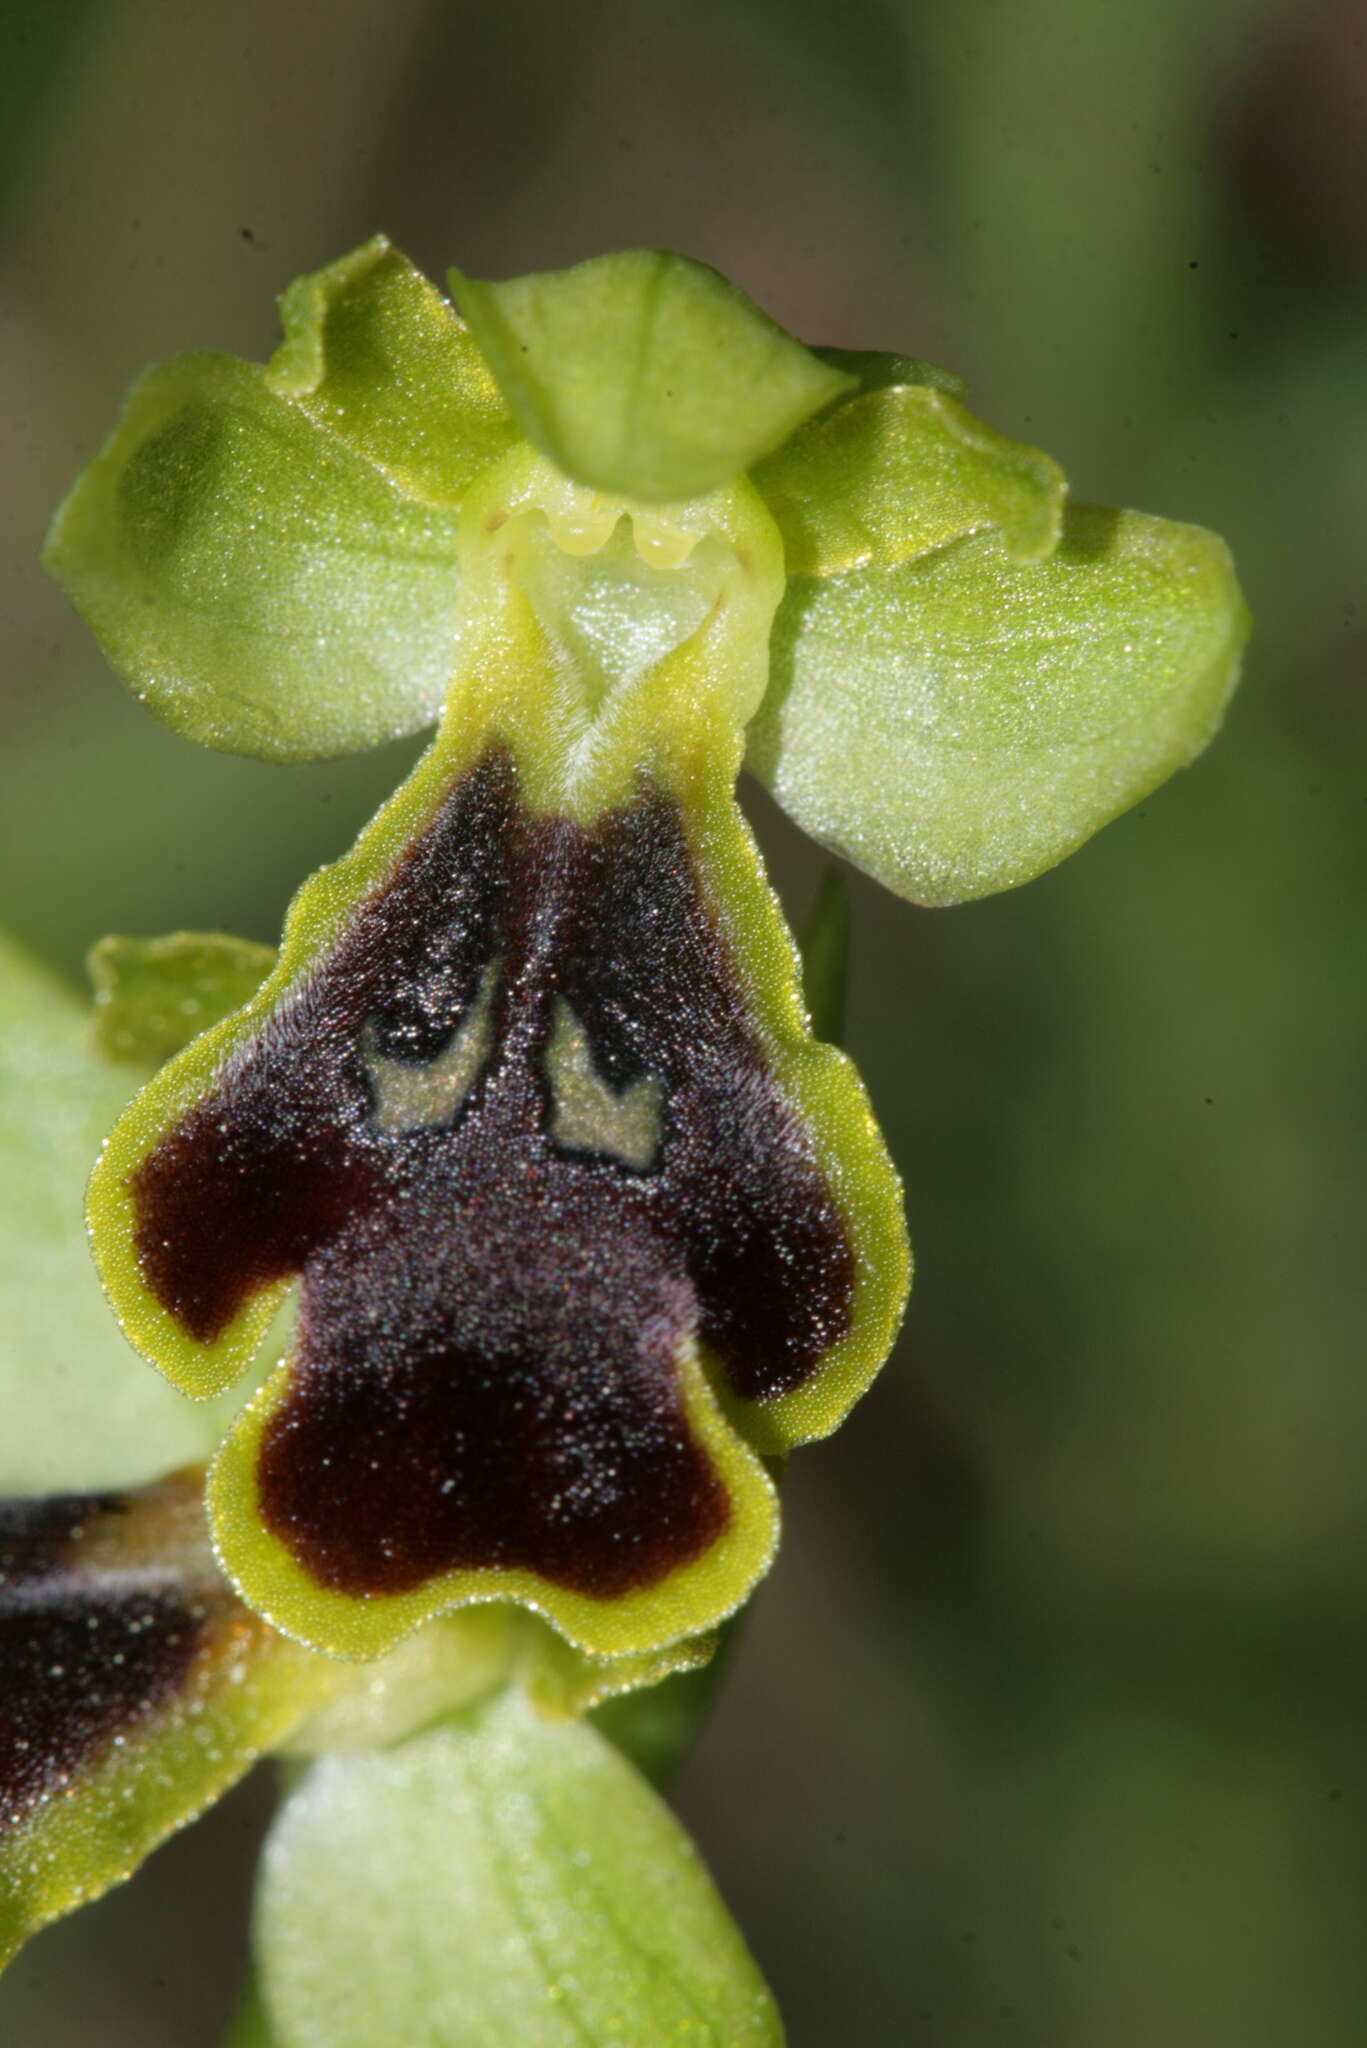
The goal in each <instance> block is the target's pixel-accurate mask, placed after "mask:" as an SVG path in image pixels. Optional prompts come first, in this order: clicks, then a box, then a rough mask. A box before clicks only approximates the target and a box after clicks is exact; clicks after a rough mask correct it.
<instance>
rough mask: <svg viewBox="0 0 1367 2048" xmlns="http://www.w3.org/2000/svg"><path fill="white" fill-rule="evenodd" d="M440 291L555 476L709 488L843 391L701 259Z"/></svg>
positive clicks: (622, 262) (591, 267)
mask: <svg viewBox="0 0 1367 2048" xmlns="http://www.w3.org/2000/svg"><path fill="white" fill-rule="evenodd" d="M451 283H452V288H453V290H454V291H455V294H456V297H457V298H458V299H459V301H460V304H461V307H462V309H463V311H464V313H465V316H466V318H467V319H468V321H469V322H470V326H471V328H472V330H473V332H474V334H475V337H476V339H477V340H478V342H479V344H480V347H481V348H482V349H483V351H484V354H485V356H486V358H487V360H488V363H489V367H490V369H491V370H492V371H493V374H494V376H495V377H496V378H497V380H498V383H499V385H500V387H501V389H502V391H503V395H504V397H505V398H506V399H507V401H508V404H509V405H510V406H511V408H512V410H513V412H514V413H515V414H516V416H517V419H518V421H519V424H520V425H521V428H522V431H523V432H524V433H525V434H526V435H527V436H528V438H529V439H530V440H532V441H534V442H535V443H536V445H537V447H538V448H540V449H541V450H542V451H543V452H544V453H545V454H547V455H548V456H550V458H551V460H552V461H553V462H555V463H556V464H557V465H558V466H559V468H561V469H562V470H564V471H565V473H566V475H568V476H571V477H573V478H574V479H575V480H576V481H577V482H579V483H585V484H592V485H595V486H596V487H597V488H598V489H600V490H605V491H618V492H621V493H623V494H624V495H626V496H629V497H636V498H645V499H649V500H655V501H660V500H668V499H675V498H692V497H696V496H698V495H699V494H701V493H703V492H705V491H711V490H715V489H716V488H717V486H718V485H720V484H724V483H727V482H729V481H730V480H731V479H732V478H733V477H735V476H737V475H739V474H740V473H741V471H743V470H747V469H749V468H750V467H751V466H752V465H753V464H754V463H756V462H758V461H759V460H760V459H761V457H763V456H765V455H767V454H769V453H770V451H771V450H772V449H774V448H777V447H778V446H779V445H780V443H781V442H783V441H785V440H786V439H787V438H788V436H789V434H791V433H792V432H793V430H794V428H795V427H797V426H799V425H800V424H801V422H802V421H803V420H804V419H806V418H807V417H808V416H809V415H810V414H811V413H814V412H817V411H819V410H820V409H821V407H822V406H825V405H829V404H830V403H831V402H832V400H833V399H836V398H838V397H840V396H841V395H842V393H844V392H847V391H850V390H852V389H853V388H854V379H853V378H852V377H850V376H849V375H847V374H846V373H845V372H844V371H842V370H838V369H836V368H834V367H833V366H832V365H831V364H830V363H826V362H822V361H820V360H819V359H818V358H817V357H816V356H814V355H813V354H812V352H811V351H810V350H809V349H805V348H803V346H802V344H801V343H800V342H797V341H794V340H793V338H792V336H791V335H790V334H785V332H784V331H783V329H782V328H781V327H779V326H778V325H777V324H776V323H775V322H774V321H772V320H771V319H770V318H769V317H768V315H767V314H765V313H762V312H761V311H760V310H759V308H758V307H757V306H756V305H755V304H754V302H753V301H752V300H750V299H748V298H747V297H746V296H745V294H744V292H742V291H740V290H738V288H737V287H736V286H735V285H733V284H731V283H729V282H728V281H727V279H726V278H724V277H722V276H720V275H719V274H718V273H717V272H716V271H715V270H711V269H709V268H708V266H707V265H706V264H703V263H695V262H693V261H692V260H691V259H690V258H689V257H687V256H675V255H671V254H669V253H668V252H666V251H663V250H658V249H632V250H626V251H623V252H622V253H620V254H617V255H613V256H596V257H593V258H591V259H590V261H588V262H587V263H579V264H576V265H575V266H574V267H573V269H570V270H551V271H541V272H538V273H534V274H533V275H532V276H529V277H515V278H510V279H508V280H507V281H506V282H504V283H501V284H489V283H482V282H478V281H476V280H475V279H473V278H467V277H464V276H463V275H462V274H461V273H460V272H459V271H454V270H453V271H452V272H451Z"/></svg>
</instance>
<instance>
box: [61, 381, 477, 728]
mask: <svg viewBox="0 0 1367 2048" xmlns="http://www.w3.org/2000/svg"><path fill="white" fill-rule="evenodd" d="M43 559H44V562H45V563H46V566H47V567H48V568H49V569H50V570H51V571H52V573H53V574H54V575H55V576H56V577H57V579H58V581H59V582H60V583H61V584H62V585H63V587H64V589H65V590H66V592H67V595H68V596H69V597H70V598H71V600H72V602H73V603H74V604H75V605H76V607H77V609H78V610H79V611H80V612H81V613H82V615H83V616H84V618H85V619H86V621H87V623H88V624H89V625H90V627H91V628H92V629H93V631H94V633H95V637H96V638H97V639H98V641H99V643H100V645H101V647H102V648H103V650H104V652H105V654H106V655H107V657H108V658H109V660H110V662H111V663H112V664H113V666H114V667H115V669H117V670H118V672H119V674H120V675H121V676H122V677H123V679H124V680H125V682H126V683H127V684H128V686H129V688H130V689H131V690H132V691H133V693H134V695H135V696H136V697H138V698H139V700H140V701H141V702H142V703H143V704H145V705H146V706H147V708H148V710H149V711H152V712H153V713H154V714H155V715H156V716H157V717H158V718H160V719H161V720H162V722H163V723H164V724H166V725H169V726H171V727H172V728H173V729H174V730H175V731H177V732H179V733H182V734H184V736H185V737H186V738H188V739H193V740H198V741H199V742H200V743H201V744H202V745H204V746H209V747H217V748H220V749H222V750H223V751H225V752H227V753H235V754H253V755H257V756H259V757H260V758H262V759H265V760H277V761H298V760H309V759H313V758H318V757H324V756H329V755H336V754H347V753H355V752H358V751H360V750H362V749H364V748H367V747H373V746H378V745H379V744H380V742H381V741H383V740H388V739H393V738H395V737H397V736H398V735H399V734H401V733H407V732H414V731H416V730H418V729H419V728H420V727H421V726H424V725H427V724H429V723H430V722H431V720H432V719H433V718H434V717H435V715H436V712H437V710H438V708H439V707H440V704H441V701H442V698H443V696H444V694H445V690H446V685H447V683H448V681H449V678H450V674H451V667H452V661H453V649H454V646H455V644H456V640H457V637H458V630H459V621H460V607H459V587H458V576H457V562H456V514H455V513H454V511H452V510H450V509H447V508H445V507H443V506H440V505H436V504H428V503H424V502H422V501H420V500H415V499H414V498H411V497H409V496H408V495H407V494H406V493H405V491H404V490H403V489H402V488H401V487H400V486H399V484H397V483H395V482H394V481H392V480H391V479H390V477H389V476H387V475H386V474H385V473H384V472H383V471H382V470H381V469H379V468H377V467H376V466H375V464H374V463H373V462H371V461H370V460H369V459H368V458H367V457H366V456H365V455H364V454H362V453H360V452H358V451H357V449H356V448H354V447H351V446H349V445H348V444H347V443H346V442H345V441H343V440H341V439H339V438H338V437H337V436H336V435H335V434H334V433H332V432H330V431H328V430H326V429H324V428H322V427H320V426H318V425H316V424H315V423H314V421H313V420H312V419H311V418H310V417H309V415H308V413H307V412H306V411H305V410H303V408H302V407H300V406H298V405H295V404H293V403H291V402H290V401H289V400H288V399H286V398H284V397H282V396H281V395H280V393H279V392H278V391H277V390H276V389H275V388H274V387H273V386H272V384H271V382H270V380H269V377H268V374H267V372H266V371H265V370H263V369H261V368H260V367H258V366H257V365H255V364H251V363H243V362H238V361H237V360H236V359H235V358H234V357H232V356H216V355H192V356H177V357H175V358H173V359H172V360H171V361H170V362H167V363H162V364H160V365H159V366H158V367H157V368H155V369H152V370H149V371H147V373H146V374H145V376H143V377H141V378H140V379H139V380H138V382H137V383H136V384H135V385H134V387H133V389H132V391H131V393H130V394H129V397H128V400H127V403H126V404H125V407H124V410H123V413H122V416H121V418H120V420H119V424H118V426H117V427H116V428H115V430H114V433H113V435H112V436H111V438H110V440H109V441H108V442H107V443H106V445H105V447H104V448H103V449H102V450H101V451H100V453H99V454H98V455H97V456H96V457H95V460H94V461H93V462H92V463H91V464H90V465H89V466H88V467H87V468H86V470H85V471H84V472H83V473H82V475H81V477H80V478H79V479H78V480H77V482H76V484H75V486H74V487H73V489H72V491H71V492H70V494H69V496H68V497H67V498H66V500H65V502H64V503H63V505H62V506H61V507H60V509H59V510H58V512H57V515H56V517H55V519H54V520H53V523H52V527H51V530H50V531H49V534H48V537H47V542H46V546H45V548H44V555H43Z"/></svg>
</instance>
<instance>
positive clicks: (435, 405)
mask: <svg viewBox="0 0 1367 2048" xmlns="http://www.w3.org/2000/svg"><path fill="white" fill-rule="evenodd" d="M280 323H281V326H282V327H283V329H284V332H285V339H284V341H283V342H282V343H281V345H280V347H279V348H278V349H277V350H276V353H275V354H274V356H273V357H272V358H271V361H270V364H269V365H268V367H267V370H266V379H265V381H266V383H267V384H268V385H269V387H270V388H271V389H272V390H274V391H277V392H279V393H280V395H281V397H283V398H288V399H292V400H293V402H294V403H295V404H296V405H297V406H298V407H299V408H300V410H301V411H302V412H304V413H306V414H307V415H308V417H309V418H310V419H311V420H313V421H314V422H315V424H316V425H318V426H320V427H325V428H326V429H327V430H328V432H329V433H332V434H335V435H336V436H337V437H338V439H339V440H342V441H344V442H346V443H347V445H348V446H349V447H351V448H354V449H355V450H356V452H357V453H358V454H360V455H364V456H365V458H366V459H367V461H369V462H373V463H374V464H375V465H376V467H377V468H379V469H381V470H383V471H384V473H385V475H386V476H388V477H390V478H391V479H392V480H393V481H394V482H395V483H397V484H399V485H400V486H401V488H402V489H403V490H404V492H405V493H406V494H407V495H408V496H409V497H414V498H421V499H423V500H425V501H426V502H428V503H430V504H436V505H445V506H449V507H456V506H458V505H459V504H460V501H461V498H462V497H463V495H464V493H465V490H466V487H467V486H468V485H469V484H470V482H471V481H472V480H473V478H474V477H476V476H477V475H478V474H479V472H480V470H482V469H483V468H485V467H486V465H487V464H488V463H490V462H492V461H494V460H496V459H497V457H498V456H500V455H502V454H503V453H504V452H505V451H506V450H507V449H508V448H509V447H510V446H511V444H512V442H513V440H514V439H515V438H516V435H517V428H516V426H515V425H514V423H513V420H512V417H511V415H510V413H509V411H508V408H507V406H506V405H505V404H504V402H503V399H502V397H501V395H500V393H499V389H498V386H497V385H496V384H495V383H494V380H493V378H492V377H491V376H490V374H489V369H488V365H487V364H486V363H485V361H484V358H483V356H482V355H481V354H480V352H479V349H478V348H477V347H476V345H475V342H474V338H473V336H472V335H471V333H470V330H469V328H468V327H467V326H466V325H465V323H464V321H463V320H461V319H460V318H459V317H458V316H457V314H456V311H455V309H454V307H452V306H451V305H450V304H449V303H448V301H447V300H445V299H444V298H443V297H442V296H441V294H440V292H439V291H438V290H437V289H436V286H435V285H433V284H431V283H430V282H429V281H428V279H427V278H425V277H424V276H423V275H422V273H421V271H419V270H416V269H415V268H414V266H413V265H412V264H411V263H410V262H409V261H408V258H407V257H406V256H402V255H400V253H399V251H398V250H397V249H396V248H395V247H394V245H393V243H392V242H391V241H390V240H389V239H388V237H387V236H385V235H375V236H374V237H373V238H372V239H371V240H370V241H368V242H365V243H363V244H362V245H361V247H360V248H359V249H354V250H352V252H351V254H350V255H348V256H343V257H341V258H340V259H339V260H338V261H337V262H336V263H329V264H328V265H327V266H326V267H325V268H324V269H322V270H315V271H312V272H311V273H310V274H309V275H308V276H307V277H300V278H296V279H295V281H294V283H293V284H292V285H290V287H289V288H288V290H287V291H286V292H285V293H284V294H283V296H282V297H281V300H280Z"/></svg>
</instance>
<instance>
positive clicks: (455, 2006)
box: [255, 1693, 783, 2048]
mask: <svg viewBox="0 0 1367 2048" xmlns="http://www.w3.org/2000/svg"><path fill="white" fill-rule="evenodd" d="M255 1946H256V1954H257V1964H258V1969H259V1972H260V1984H261V1990H262V1993H263V2002H264V2004H265V2007H266V2011H267V2014H268V2016H269V2021H270V2024H271V2027H272V2028H273V2031H274V2036H275V2038H276V2040H277V2041H278V2043H279V2048H316V2044H317V2043H319V2042H326V2043H327V2044H328V2048H487V2044H490V2043H494V2042H498V2043H504V2042H507V2043H513V2042H515V2043H516V2044H517V2048H584V2044H585V2043H587V2042H594V2043H602V2044H605V2048H606V2044H607V2043H612V2044H613V2048H663V2044H664V2043H666V2042H667V2043H669V2044H671V2048H777V2044H779V2043H781V2041H782V2038H783V2036H782V2028H781V2023H780V2021H779V2018H778V2014H777V2012H776V2010H775V2008H774V2004H773V2001H772V1999H771V1997H770V1995H769V1993H768V1991H767V1989H766V1988H765V1985H764V1982H763V1980H762V1978H761V1977H760V1975H759V1973H758V1971H757V1970H756V1968H755V1965H754V1963H753V1961H752V1960H751V1958H750V1956H749V1954H748V1953H747V1951H746V1948H745V1945H744V1943H743V1941H742V1940H741V1937H740V1935H739V1933H738V1932H737V1929H736V1927H735V1925H734V1923H733V1922H732V1920H731V1918H730V1916H729V1915H728V1913H727V1912H726V1909H725V1907H724V1906H723V1904H722V1902H721V1900H720V1899H719V1898H718V1896H717V1893H716V1891H715V1890H714V1888H713V1886H712V1883H711V1880H710V1879H709V1877H708V1875H707V1873H706V1871H705V1870H704V1868H703V1866H702V1864H701V1862H700V1861H699V1858H698V1856H697V1853H696V1851H695V1850H694V1849H693V1847H692V1845H691V1844H690V1843H689V1842H688V1840H687V1838H686V1837H685V1836H684V1834H683V1832H682V1831H681V1829H680V1828H679V1826H678V1824H677V1822H676V1821H675V1820H674V1819H673V1818H672V1816H671V1815H670V1813H669V1812H668V1810H667V1808H666V1807H664V1806H663V1805H662V1804H661V1803H660V1801H659V1800H658V1799H657V1798H656V1797H655V1795H654V1794H653V1793H652V1792H651V1791H650V1790H649V1789H648V1788H647V1787H646V1786H645V1785H644V1784H643V1783H642V1781H641V1780H640V1779H639V1778H638V1777H637V1776H636V1774H635V1772H634V1771H632V1769H631V1767H630V1766H629V1765H628V1764H627V1763H625V1762H624V1761H623V1759H622V1758H621V1757H620V1756H619V1755H618V1754H617V1753H616V1751H615V1750H614V1749H613V1748H612V1746H611V1745H610V1744H609V1743H608V1742H607V1741H605V1740H604V1739H603V1738H602V1737H601V1736H599V1735H597V1734H596V1733H595V1731H594V1730H593V1729H592V1728H590V1727H588V1726H587V1725H585V1724H584V1723H582V1722H569V1721H546V1720H542V1719H540V1718H539V1717H538V1716H537V1715H536V1713H535V1712H534V1710H533V1709H532V1708H531V1707H530V1706H529V1705H528V1704H527V1703H526V1701H525V1700H523V1699H522V1698H521V1697H520V1696H519V1695H518V1694H516V1693H507V1694H505V1695H503V1696H501V1697H500V1698H499V1699H498V1700H497V1701H496V1702H494V1703H493V1704H492V1705H491V1706H490V1707H488V1708H487V1709H485V1710H484V1711H483V1712H482V1713H480V1714H478V1715H476V1716H472V1717H470V1718H469V1719H468V1720H463V1721H461V1722H459V1723H455V1724H451V1725H448V1726H446V1727H443V1728H440V1729H437V1730H434V1731H433V1732H431V1733H430V1734H427V1735H423V1736H419V1737H418V1738H416V1739H415V1740H414V1741H412V1742H409V1743H406V1744H404V1745H403V1746H402V1747H401V1748H399V1749H395V1750H386V1751H380V1752H370V1753H368V1754H365V1755H361V1756H353V1757H329V1758H326V1759H324V1760H323V1761H322V1762H320V1763H318V1764H316V1765H315V1766H314V1768H313V1769H312V1770H311V1771H310V1773H309V1775H308V1776H307V1778H305V1780H304V1781H303V1783H302V1784H301V1785H300V1786H299V1788H298V1790H297V1791H296V1792H295V1793H294V1794H293V1796H292V1797H291V1798H290V1800H289V1801H288V1803H287V1804H286V1806H285V1808H284V1810H283V1812H282V1813H281V1815H280V1817H279V1819H278V1820H277V1822H276V1825H275V1828H274V1831H273V1832H272V1834H271V1837H270V1839H269V1842H268V1844H267V1848H266V1853H265V1859H264V1864H263V1871H262V1879H261V1886H260V1890H259V1893H258V1901H257V1915H256V1938H255Z"/></svg>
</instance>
